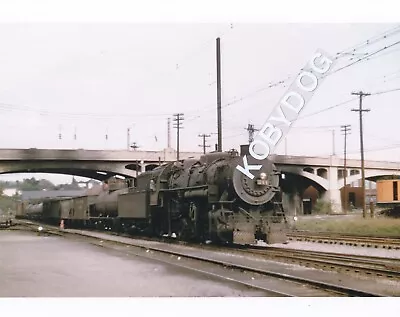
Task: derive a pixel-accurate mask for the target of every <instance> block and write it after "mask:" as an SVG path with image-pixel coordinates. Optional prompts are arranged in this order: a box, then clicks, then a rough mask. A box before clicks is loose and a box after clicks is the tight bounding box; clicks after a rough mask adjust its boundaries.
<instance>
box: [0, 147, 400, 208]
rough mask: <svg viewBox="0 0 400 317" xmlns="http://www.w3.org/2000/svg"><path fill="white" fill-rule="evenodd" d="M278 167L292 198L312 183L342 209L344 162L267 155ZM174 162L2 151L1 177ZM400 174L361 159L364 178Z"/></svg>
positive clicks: (109, 172)
mask: <svg viewBox="0 0 400 317" xmlns="http://www.w3.org/2000/svg"><path fill="white" fill-rule="evenodd" d="M201 155H202V153H199V152H181V153H180V157H181V158H182V159H186V158H199V157H200V156H201ZM270 158H271V159H272V160H273V161H274V162H275V164H276V165H277V167H278V168H279V169H280V170H281V171H282V172H283V173H285V177H286V180H287V181H286V188H284V190H285V191H286V192H287V193H289V194H290V195H292V196H293V197H292V200H293V199H294V200H301V195H302V193H303V192H304V190H305V189H306V188H308V187H309V186H310V185H311V186H313V187H315V188H316V189H317V190H318V191H319V192H320V193H321V195H322V197H323V198H324V199H326V200H329V201H331V202H332V203H333V204H334V207H335V208H336V209H339V208H340V205H341V198H340V188H342V187H343V186H344V182H343V179H344V178H343V176H344V169H343V166H344V161H343V159H340V158H338V157H335V156H331V157H307V156H285V155H271V156H270ZM175 159H176V151H175V150H174V149H170V148H169V149H164V150H161V151H126V150H123V151H103V150H81V149H80V150H55V149H0V174H2V173H37V172H40V173H59V174H70V175H77V176H84V177H89V178H93V179H97V180H104V179H107V178H109V177H111V176H115V175H121V176H125V177H136V173H137V172H138V173H141V172H144V171H147V170H151V169H153V168H154V167H156V166H158V165H159V164H161V163H163V162H171V161H174V160H175ZM346 170H347V179H346V183H347V184H351V183H352V182H354V181H357V180H359V179H361V162H360V160H354V159H348V160H347V169H346ZM393 175H397V176H400V162H399V163H397V162H381V161H365V176H366V179H368V180H372V181H376V180H377V179H379V178H383V177H386V176H393Z"/></svg>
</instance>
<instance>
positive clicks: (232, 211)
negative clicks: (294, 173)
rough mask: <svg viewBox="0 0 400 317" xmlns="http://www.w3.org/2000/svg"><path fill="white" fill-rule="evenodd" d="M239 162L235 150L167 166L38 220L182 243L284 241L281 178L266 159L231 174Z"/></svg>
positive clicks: (51, 208)
mask: <svg viewBox="0 0 400 317" xmlns="http://www.w3.org/2000/svg"><path fill="white" fill-rule="evenodd" d="M249 159H250V161H249V162H248V164H256V163H257V164H259V162H252V161H251V160H252V158H249ZM241 163H242V162H241V156H239V155H238V153H237V152H236V151H229V152H224V153H222V152H218V153H210V154H205V155H203V156H202V157H201V158H200V159H199V160H197V159H187V160H182V161H177V162H171V163H166V164H163V165H161V166H159V167H157V168H155V169H154V170H152V171H148V172H144V173H142V174H140V175H139V176H138V177H137V181H136V187H129V185H128V184H126V183H121V182H119V183H118V182H109V184H106V185H105V186H106V187H105V188H104V189H103V191H101V192H100V193H99V194H98V195H95V196H83V197H74V198H71V199H60V200H58V202H56V201H54V200H53V201H52V202H49V203H44V205H43V206H44V207H45V210H43V211H42V212H43V216H44V217H43V218H44V220H46V221H49V220H50V219H51V220H55V221H57V219H58V220H64V223H65V225H66V226H76V225H78V226H84V227H97V228H99V229H107V230H110V229H112V230H114V231H125V232H141V233H145V234H148V235H154V236H162V235H168V236H176V237H177V238H179V239H183V240H196V241H207V240H208V241H213V242H218V243H220V242H223V243H226V242H227V243H231V242H233V243H239V244H250V243H254V242H255V241H256V240H262V241H265V242H266V243H269V244H271V243H282V242H286V241H287V238H286V231H287V229H288V223H287V221H286V217H285V212H284V210H283V207H282V192H281V188H280V173H279V172H278V170H277V169H276V167H275V165H274V164H273V163H272V162H271V161H270V160H268V159H266V160H264V161H263V163H264V164H263V165H262V167H261V169H260V170H259V171H257V172H255V173H254V171H253V174H255V177H254V179H249V178H248V177H247V176H245V175H244V174H242V173H241V172H240V171H239V170H237V169H236V166H237V165H239V164H241ZM107 186H108V188H107Z"/></svg>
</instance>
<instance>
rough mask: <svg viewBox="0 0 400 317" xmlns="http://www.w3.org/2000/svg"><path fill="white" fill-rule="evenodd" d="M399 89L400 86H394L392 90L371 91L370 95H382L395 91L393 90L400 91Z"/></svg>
mask: <svg viewBox="0 0 400 317" xmlns="http://www.w3.org/2000/svg"><path fill="white" fill-rule="evenodd" d="M399 90H400V88H394V89H390V90H384V91H378V92H374V93H371V94H370V95H371V96H374V95H382V94H386V93H389V92H393V91H399Z"/></svg>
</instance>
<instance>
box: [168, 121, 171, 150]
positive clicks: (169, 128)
mask: <svg viewBox="0 0 400 317" xmlns="http://www.w3.org/2000/svg"><path fill="white" fill-rule="evenodd" d="M168 148H171V118H168Z"/></svg>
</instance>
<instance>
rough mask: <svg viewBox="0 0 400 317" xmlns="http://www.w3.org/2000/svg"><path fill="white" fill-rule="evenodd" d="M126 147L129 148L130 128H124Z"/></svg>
mask: <svg viewBox="0 0 400 317" xmlns="http://www.w3.org/2000/svg"><path fill="white" fill-rule="evenodd" d="M126 148H127V149H128V151H129V150H130V149H131V128H128V129H127V130H126Z"/></svg>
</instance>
